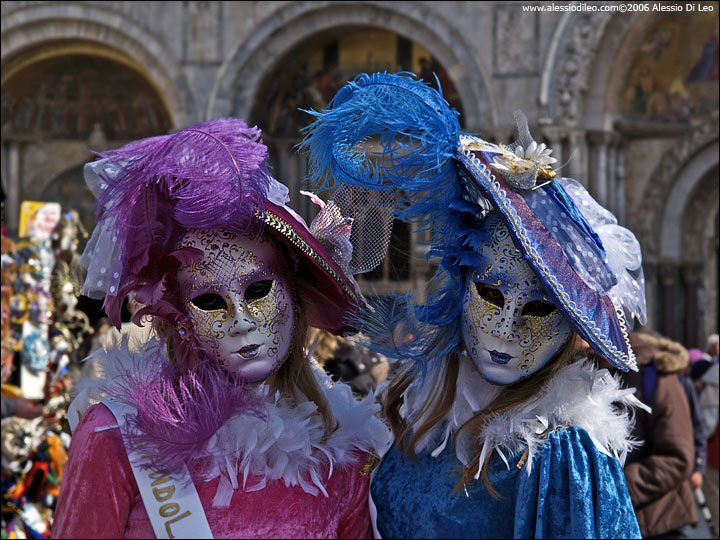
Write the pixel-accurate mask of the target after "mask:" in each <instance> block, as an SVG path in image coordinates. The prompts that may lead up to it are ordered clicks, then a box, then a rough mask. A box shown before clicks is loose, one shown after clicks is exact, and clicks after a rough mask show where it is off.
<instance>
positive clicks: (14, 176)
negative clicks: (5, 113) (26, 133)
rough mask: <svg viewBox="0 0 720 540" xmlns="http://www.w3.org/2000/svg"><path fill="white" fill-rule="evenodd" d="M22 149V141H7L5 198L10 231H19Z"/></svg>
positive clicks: (6, 223) (6, 222)
mask: <svg viewBox="0 0 720 540" xmlns="http://www.w3.org/2000/svg"><path fill="white" fill-rule="evenodd" d="M20 150H21V148H20V143H19V142H18V141H10V142H9V143H7V158H8V168H7V173H8V183H7V190H8V191H7V193H6V194H5V195H6V197H7V199H6V200H5V225H6V226H7V228H8V231H10V232H17V230H18V220H19V219H20V202H21V201H20V198H21V194H20V185H21V181H20V180H21V175H22V164H21V159H20Z"/></svg>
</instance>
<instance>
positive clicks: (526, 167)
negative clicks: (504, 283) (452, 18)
mask: <svg viewBox="0 0 720 540" xmlns="http://www.w3.org/2000/svg"><path fill="white" fill-rule="evenodd" d="M309 112H311V114H313V115H315V116H316V120H315V121H314V122H313V123H312V124H311V125H310V126H308V128H306V136H305V139H304V141H303V143H302V144H301V148H302V149H304V150H306V151H307V152H308V153H309V158H310V162H309V163H310V168H309V176H310V180H311V182H312V183H314V184H315V186H316V187H318V188H321V189H328V188H333V187H336V186H338V185H342V186H343V187H344V188H347V187H348V186H349V187H351V188H354V189H359V190H365V191H388V190H391V191H392V192H393V193H394V196H393V197H392V198H391V199H392V200H393V201H394V213H395V216H396V217H397V218H399V219H402V220H404V221H407V222H414V223H416V224H417V226H418V228H419V229H420V230H429V231H430V233H431V246H430V251H429V255H428V256H429V257H432V256H438V257H440V260H441V262H440V266H439V268H438V271H437V273H436V276H435V278H436V279H437V285H436V286H435V287H432V288H431V292H430V293H429V295H428V297H427V301H426V303H425V304H423V305H416V304H415V303H414V301H413V300H412V299H411V298H409V297H398V298H395V299H393V300H392V301H389V302H388V303H387V304H386V306H385V307H386V308H387V310H385V311H382V310H381V311H380V313H379V314H378V313H376V314H375V315H374V317H375V319H376V322H377V325H376V328H375V329H376V330H377V331H378V332H380V331H382V329H384V328H385V329H386V328H387V327H388V325H389V324H390V325H392V324H394V323H402V325H403V327H404V328H405V331H406V332H407V334H409V335H412V336H413V339H412V340H410V341H409V342H408V343H406V344H405V345H404V346H403V345H402V344H400V346H398V344H397V343H393V344H392V346H390V347H386V348H385V350H383V352H384V353H385V354H389V355H390V356H395V357H398V358H401V357H406V358H408V357H412V358H416V359H420V360H421V362H420V363H421V364H427V363H428V362H435V363H439V362H441V361H442V359H443V358H444V357H445V356H446V355H447V354H448V353H450V352H451V351H453V350H457V348H458V346H459V345H460V340H461V336H460V326H461V325H460V321H461V315H462V313H461V311H462V294H463V287H464V278H465V273H466V271H467V270H468V269H469V268H472V267H473V266H475V265H476V264H477V262H478V253H477V249H478V248H480V246H482V245H483V244H484V243H485V242H486V241H487V240H488V238H487V233H486V232H485V231H484V229H483V227H482V222H483V219H484V218H485V216H486V215H487V214H488V213H490V212H497V213H498V214H499V215H500V217H501V218H502V220H503V222H504V223H505V224H506V225H507V227H508V229H509V230H510V232H511V235H512V238H513V241H514V243H515V246H516V248H517V249H518V250H519V251H520V252H521V253H522V255H523V257H524V258H525V260H526V261H527V263H528V265H529V266H530V268H531V269H532V270H533V271H534V272H535V273H536V274H537V276H538V277H539V278H540V280H541V282H542V284H543V286H544V289H545V291H546V293H547V294H548V295H549V296H550V297H552V298H553V300H554V301H555V304H556V305H557V306H558V307H559V309H561V310H562V312H563V313H564V315H565V318H566V319H567V321H568V322H569V323H570V324H571V326H572V327H573V329H574V330H575V331H576V332H577V333H578V334H579V335H580V336H581V337H582V338H583V339H584V340H585V341H587V342H588V343H589V344H590V345H591V346H592V348H593V349H594V350H595V351H597V352H598V353H599V354H600V355H602V356H603V357H605V358H607V359H608V360H609V361H611V362H612V363H613V364H614V365H616V366H617V367H619V368H621V369H623V370H628V369H634V370H636V369H637V367H636V361H635V355H634V353H633V351H632V349H631V347H630V341H629V339H628V331H629V330H630V329H631V328H632V323H633V320H634V319H635V318H637V319H638V320H639V321H640V322H641V323H642V324H644V323H645V310H646V308H645V293H644V278H643V273H642V267H641V256H640V247H639V244H638V242H637V240H636V239H635V236H634V235H633V234H632V233H631V232H630V231H628V230H627V229H625V228H623V227H621V226H619V225H618V223H617V220H616V218H615V216H613V215H612V213H610V212H609V211H607V210H606V209H605V208H603V207H602V206H600V205H599V204H598V203H597V202H596V201H595V200H594V199H593V198H592V197H591V196H590V195H589V193H588V192H587V191H586V190H585V188H584V187H583V186H582V185H581V184H580V183H579V182H577V181H575V180H573V179H570V178H557V177H556V172H555V171H554V170H553V169H552V164H553V163H554V162H555V159H554V158H552V157H551V156H550V154H551V150H550V149H548V148H546V147H545V145H544V144H537V143H536V142H535V141H534V140H533V139H532V137H531V136H530V132H529V130H528V127H527V121H526V120H525V118H524V116H522V114H521V113H517V114H516V120H517V123H518V131H519V139H518V141H516V142H515V143H513V144H511V145H508V146H504V145H496V144H492V143H490V142H487V141H484V140H482V139H480V138H478V137H475V136H472V135H469V134H464V133H462V132H461V130H460V126H459V123H458V113H457V112H456V111H455V110H454V109H451V108H450V106H449V105H448V104H447V102H446V101H445V99H444V98H443V97H442V95H441V93H440V92H438V91H437V90H435V89H433V88H432V87H430V86H429V85H428V84H427V83H425V82H422V81H418V80H415V78H414V75H413V74H411V73H398V74H388V73H375V74H372V75H366V74H362V75H359V76H358V77H357V78H356V79H355V80H353V81H352V82H350V83H348V84H347V85H346V86H345V87H343V88H342V89H341V90H340V92H338V94H337V95H336V96H335V98H334V99H333V101H332V102H331V103H330V104H329V105H328V107H327V109H326V110H324V111H323V112H314V111H309ZM378 141H379V148H380V149H381V150H380V151H379V152H375V153H371V152H370V151H369V150H368V147H369V146H370V145H369V144H368V143H369V142H373V143H374V144H375V147H378V145H377V144H376V143H377V142H378ZM388 319H389V320H388ZM380 348H382V347H380ZM424 367H425V365H423V368H424Z"/></svg>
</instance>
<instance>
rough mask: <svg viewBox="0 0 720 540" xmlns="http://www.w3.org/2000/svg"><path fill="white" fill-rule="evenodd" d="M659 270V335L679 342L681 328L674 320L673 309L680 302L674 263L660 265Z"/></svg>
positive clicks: (677, 274) (677, 273)
mask: <svg viewBox="0 0 720 540" xmlns="http://www.w3.org/2000/svg"><path fill="white" fill-rule="evenodd" d="M659 270H660V310H661V311H660V329H659V330H660V333H661V334H663V335H664V336H667V337H669V338H671V339H674V340H676V341H679V340H680V339H682V336H681V335H680V334H681V333H682V328H679V325H678V324H677V322H678V321H676V320H675V309H676V306H677V303H678V302H679V301H680V291H679V287H678V278H679V272H678V267H677V265H676V264H675V263H667V262H665V263H661V264H660V265H659Z"/></svg>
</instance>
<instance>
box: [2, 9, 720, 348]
mask: <svg viewBox="0 0 720 540" xmlns="http://www.w3.org/2000/svg"><path fill="white" fill-rule="evenodd" d="M587 4H588V3H583V2H553V3H550V2H533V3H530V2H420V1H418V2H405V1H397V2H375V1H343V2H328V1H306V2H286V1H275V2H208V1H183V2H180V1H177V2H113V1H107V2H101V1H95V2H63V1H56V2H26V1H4V2H2V8H1V9H2V22H1V39H2V71H1V78H2V185H3V191H4V193H5V225H6V226H7V228H8V230H9V231H10V233H11V234H12V233H13V232H16V231H17V223H18V219H19V214H20V210H19V208H20V204H21V202H22V201H26V200H28V201H56V202H60V203H61V204H62V205H63V206H65V207H69V208H70V207H71V208H75V209H77V210H79V211H80V212H81V214H82V215H83V218H84V220H85V223H86V227H88V228H92V226H93V217H92V208H93V203H94V201H93V198H92V195H91V194H90V193H89V192H88V191H87V189H86V188H85V187H84V183H83V180H82V166H83V165H84V164H85V163H86V162H88V161H90V160H92V159H93V156H92V154H90V153H89V152H88V149H95V150H102V149H107V148H113V147H117V146H120V145H122V144H124V143H125V142H127V141H129V140H133V139H136V138H139V137H145V136H152V135H158V134H163V133H168V132H172V131H175V130H178V129H181V128H183V127H185V126H188V125H190V124H193V123H196V122H200V121H203V120H207V119H211V118H218V117H226V116H236V117H241V118H244V119H246V120H247V121H248V122H249V123H251V124H257V125H258V126H259V127H260V128H261V129H262V130H263V132H264V133H265V141H266V143H267V144H268V146H269V148H270V150H271V155H272V163H273V170H274V173H275V175H276V176H277V177H278V178H279V179H281V180H282V181H283V182H285V183H287V184H288V185H289V186H290V187H291V195H292V203H291V204H293V205H294V206H295V207H296V208H297V209H298V210H299V211H300V212H301V213H303V214H304V215H306V216H307V217H310V216H311V212H312V209H311V208H310V207H311V205H310V204H308V202H307V201H304V200H303V198H302V197H301V196H300V195H299V194H298V191H299V189H301V187H302V179H303V176H304V173H305V167H306V165H305V158H304V157H303V156H301V155H298V154H297V153H296V151H295V149H294V147H295V145H296V144H297V143H298V142H299V140H300V138H301V134H300V130H301V129H302V127H303V126H304V125H307V123H309V121H310V116H309V115H308V114H307V113H304V112H303V111H302V109H313V108H314V109H319V108H322V107H324V106H325V104H326V103H327V102H328V101H329V100H330V99H331V98H332V96H333V95H334V92H335V91H336V90H337V88H338V87H339V86H341V85H342V84H344V83H345V81H347V80H351V79H352V78H353V77H354V76H355V75H357V74H358V73H362V72H372V71H411V72H413V73H415V74H417V75H420V76H422V77H423V78H424V79H425V80H429V81H431V82H432V83H433V84H434V85H436V86H439V87H441V88H442V91H443V93H444V95H445V96H446V98H447V99H448V101H449V102H450V103H451V104H452V105H453V106H454V107H456V108H457V109H458V111H460V113H461V116H460V119H461V123H462V126H463V129H464V130H465V131H468V132H473V133H478V134H479V135H481V136H482V137H484V138H486V139H488V140H492V141H495V142H509V141H511V140H513V138H514V127H515V126H514V120H513V112H514V111H515V110H517V109H521V110H522V111H523V112H524V113H525V115H526V116H527V117H528V120H529V122H530V128H531V132H532V133H533V135H534V136H535V138H536V139H537V140H542V141H543V142H545V143H546V144H548V146H550V147H551V148H552V149H553V151H554V153H553V155H554V156H556V157H557V158H558V162H559V163H560V164H564V167H563V169H562V172H563V173H564V174H565V175H567V176H572V177H574V178H577V179H578V180H580V181H581V182H583V183H584V184H585V186H586V187H587V188H588V189H589V190H590V192H591V193H592V195H593V196H594V197H595V198H596V199H597V200H598V201H599V202H600V203H601V204H603V205H604V206H606V207H607V208H609V209H610V210H611V211H613V212H614V213H615V214H616V215H617V216H618V219H619V220H620V222H621V223H622V224H623V225H625V226H626V227H628V228H630V229H631V230H632V231H633V232H634V233H635V234H636V235H637V236H638V238H639V240H640V242H641V245H642V248H643V260H644V271H645V277H646V286H647V292H648V304H649V305H648V312H649V326H650V327H651V328H653V329H655V330H658V331H660V332H661V333H663V334H665V335H668V336H669V337H671V338H673V339H676V340H679V341H681V342H683V343H684V344H685V345H687V346H688V347H694V346H700V347H701V348H702V347H704V340H705V336H707V335H708V334H710V333H713V332H717V328H718V291H717V284H718V200H719V199H720V193H719V185H720V181H719V179H718V155H719V154H720V151H719V148H718V13H717V12H716V10H717V9H718V6H717V3H716V2H693V3H691V4H693V5H697V9H695V10H693V11H687V10H684V11H681V12H663V11H652V10H648V11H634V12H625V13H621V12H619V11H613V10H611V8H610V6H612V5H617V4H616V3H615V2H592V3H591V4H592V5H593V6H595V8H596V10H595V11H587V10H586V11H583V10H582V8H583V5H585V6H587ZM687 4H688V3H683V6H685V5H687ZM550 6H555V7H556V8H557V7H558V6H559V7H561V8H563V9H564V11H559V10H549V9H548V8H549V7H550ZM602 7H605V8H606V10H601V9H599V8H602ZM710 8H712V9H710ZM543 9H544V10H543ZM414 237H415V235H412V234H410V232H409V231H408V230H407V229H406V228H403V227H402V226H401V225H399V224H397V225H396V228H395V230H394V231H393V242H392V248H391V253H390V257H389V259H388V261H387V262H386V263H385V264H383V265H382V266H381V267H380V268H378V269H376V270H375V271H374V272H373V273H372V274H371V275H370V276H367V278H366V279H365V280H364V284H365V285H366V286H368V287H370V286H371V287H372V290H374V291H376V292H379V293H383V292H388V291H394V292H398V291H403V290H407V291H414V292H416V293H418V294H420V295H422V294H423V288H424V286H425V284H426V282H427V278H428V276H429V275H431V273H432V270H433V264H432V261H426V260H425V258H424V256H423V255H424V253H423V250H422V246H420V245H416V244H415V240H414Z"/></svg>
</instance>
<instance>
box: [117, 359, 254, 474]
mask: <svg viewBox="0 0 720 540" xmlns="http://www.w3.org/2000/svg"><path fill="white" fill-rule="evenodd" d="M104 390H105V392H107V394H108V396H109V397H110V398H111V399H113V400H115V401H118V402H120V403H124V404H126V405H129V406H131V407H133V408H135V409H136V410H137V415H134V416H130V417H128V421H127V423H126V424H125V425H124V427H123V429H124V433H123V435H124V437H123V439H124V440H125V443H126V444H127V445H128V451H138V452H139V451H141V452H142V454H141V455H151V456H153V460H152V463H149V464H148V465H149V466H150V467H151V468H152V469H153V470H164V471H167V472H169V473H172V472H177V471H179V470H180V469H181V468H182V467H183V465H187V467H188V469H189V470H192V469H193V468H194V467H196V466H201V467H202V466H203V465H206V464H205V463H204V462H205V460H206V459H207V457H206V456H207V455H208V453H207V444H208V442H209V441H210V438H211V437H212V436H213V435H214V434H215V433H216V432H217V430H218V429H220V427H222V426H223V425H224V424H225V423H226V422H227V421H228V420H229V419H230V418H231V417H232V416H234V415H236V414H239V413H242V414H248V413H249V414H257V415H258V416H261V412H260V411H261V410H262V407H261V402H260V400H259V399H258V398H257V397H256V396H255V395H254V393H253V392H252V391H251V389H250V388H249V387H248V386H247V384H245V383H243V382H242V381H240V380H239V379H235V378H233V377H232V376H229V375H228V374H227V372H225V371H224V370H223V369H222V368H221V367H220V366H218V364H217V363H216V362H212V361H209V360H206V361H203V362H201V363H200V364H198V365H196V366H195V367H193V368H192V369H190V370H188V371H187V372H186V373H185V374H183V375H180V376H178V375H177V374H176V372H175V369H174V368H173V367H172V366H171V365H170V364H169V363H168V362H167V361H166V360H164V359H163V357H162V356H161V354H160V352H159V350H158V351H153V352H152V353H151V354H149V355H147V356H146V357H145V358H144V361H143V362H137V361H135V362H133V364H132V365H131V366H130V367H129V368H128V370H127V371H125V372H124V373H123V374H121V375H120V377H119V378H116V379H114V380H113V382H110V383H108V384H107V385H105V387H104Z"/></svg>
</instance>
